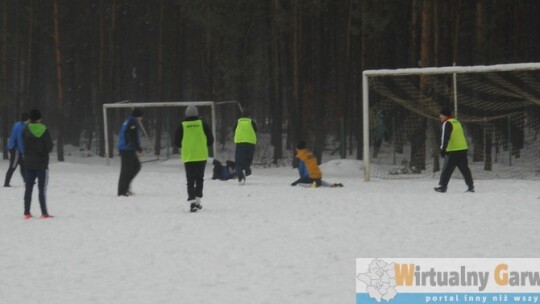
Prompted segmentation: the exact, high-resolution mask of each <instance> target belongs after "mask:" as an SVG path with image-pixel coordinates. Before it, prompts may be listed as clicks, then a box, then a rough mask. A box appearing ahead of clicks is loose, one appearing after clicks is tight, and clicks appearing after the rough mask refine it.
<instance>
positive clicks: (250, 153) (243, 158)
mask: <svg viewBox="0 0 540 304" xmlns="http://www.w3.org/2000/svg"><path fill="white" fill-rule="evenodd" d="M254 156H255V145H254V144H248V143H239V144H236V152H235V155H234V157H235V160H234V161H235V163H236V175H237V176H238V180H239V181H241V180H242V179H244V178H245V175H251V163H253V157H254ZM244 174H245V175H244Z"/></svg>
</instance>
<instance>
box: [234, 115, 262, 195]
mask: <svg viewBox="0 0 540 304" xmlns="http://www.w3.org/2000/svg"><path fill="white" fill-rule="evenodd" d="M233 129H234V143H235V144H236V151H235V159H234V161H235V163H236V175H237V177H238V182H239V183H240V184H242V185H243V184H245V182H246V177H247V176H250V175H251V173H252V172H251V164H252V163H253V157H254V156H255V144H257V125H256V124H255V122H254V121H253V120H252V119H251V118H249V113H248V112H247V111H245V110H244V111H243V112H242V114H241V116H240V118H239V119H238V121H237V123H236V125H235V126H234V128H233Z"/></svg>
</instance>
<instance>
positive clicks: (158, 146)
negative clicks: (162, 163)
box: [154, 0, 165, 156]
mask: <svg viewBox="0 0 540 304" xmlns="http://www.w3.org/2000/svg"><path fill="white" fill-rule="evenodd" d="M164 13H165V3H164V0H161V2H160V8H159V42H158V99H159V101H163V44H164V39H163V37H164V19H165V18H164ZM157 112H158V115H157V117H156V134H155V144H154V155H158V156H159V155H160V154H161V132H162V127H163V119H164V117H163V115H162V114H161V113H163V111H157Z"/></svg>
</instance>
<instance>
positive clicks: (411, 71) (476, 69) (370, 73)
mask: <svg viewBox="0 0 540 304" xmlns="http://www.w3.org/2000/svg"><path fill="white" fill-rule="evenodd" d="M534 70H540V62H530V63H509V64H495V65H478V66H446V67H426V68H403V69H381V70H365V71H363V72H362V108H363V113H362V114H363V116H362V118H363V122H364V123H363V128H364V129H363V139H364V144H363V146H364V150H363V159H364V181H369V179H370V159H369V157H370V155H369V77H377V76H398V75H436V74H453V75H454V84H455V83H456V75H457V74H467V73H484V72H509V71H534ZM455 90H456V86H455V85H454V103H455V107H457V100H456V98H457V94H456V92H455ZM456 110H457V109H456ZM456 113H457V111H456Z"/></svg>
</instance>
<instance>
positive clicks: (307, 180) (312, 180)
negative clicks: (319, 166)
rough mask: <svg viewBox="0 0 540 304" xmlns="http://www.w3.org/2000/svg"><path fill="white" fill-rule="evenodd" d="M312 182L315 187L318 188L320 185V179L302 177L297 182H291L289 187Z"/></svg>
mask: <svg viewBox="0 0 540 304" xmlns="http://www.w3.org/2000/svg"><path fill="white" fill-rule="evenodd" d="M313 182H315V184H317V187H319V186H321V184H322V179H320V178H317V179H313V178H311V177H309V176H304V177H300V178H299V179H298V180H296V181H295V182H293V183H292V184H291V186H296V185H298V184H313Z"/></svg>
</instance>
